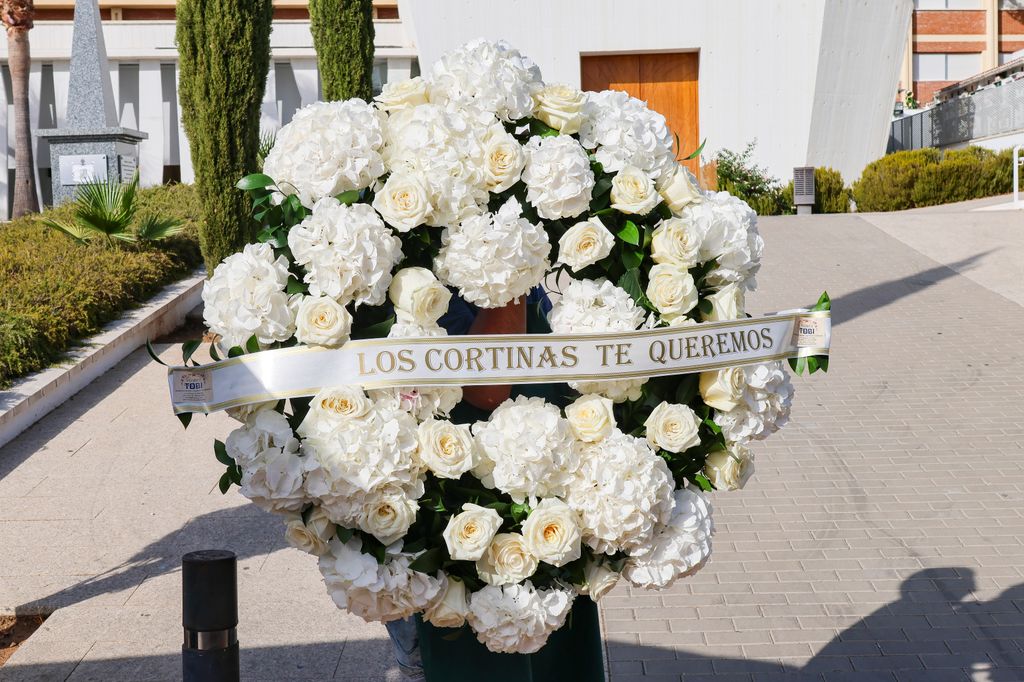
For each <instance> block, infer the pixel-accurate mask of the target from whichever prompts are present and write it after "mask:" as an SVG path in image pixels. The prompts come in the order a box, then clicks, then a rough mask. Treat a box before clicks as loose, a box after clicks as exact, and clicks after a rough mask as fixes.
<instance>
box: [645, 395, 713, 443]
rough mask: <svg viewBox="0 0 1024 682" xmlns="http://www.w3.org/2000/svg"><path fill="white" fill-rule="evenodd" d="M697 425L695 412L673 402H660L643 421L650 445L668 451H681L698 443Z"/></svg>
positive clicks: (697, 420) (698, 421)
mask: <svg viewBox="0 0 1024 682" xmlns="http://www.w3.org/2000/svg"><path fill="white" fill-rule="evenodd" d="M699 426H700V419H699V418H698V417H697V413H696V412H694V411H693V410H691V409H690V408H689V407H687V406H686V405H677V404H673V403H661V404H660V405H658V406H657V407H656V408H654V411H653V412H651V415H650V416H649V417H647V421H645V422H644V428H646V429H647V440H648V441H649V442H650V443H651V445H653V446H654V447H656V448H661V449H662V450H668V451H669V452H683V451H685V450H689V449H690V448H692V447H696V446H698V445H700V434H699V433H698V432H697V429H698V427H699Z"/></svg>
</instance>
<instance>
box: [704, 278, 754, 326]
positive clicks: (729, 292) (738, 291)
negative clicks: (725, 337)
mask: <svg viewBox="0 0 1024 682" xmlns="http://www.w3.org/2000/svg"><path fill="white" fill-rule="evenodd" d="M707 300H708V301H710V302H711V312H710V313H709V314H706V315H705V314H703V313H702V314H701V318H703V319H704V320H705V321H707V322H711V321H725V320H738V319H740V318H742V317H743V315H744V312H743V308H744V300H745V296H744V293H743V288H742V287H741V286H740V285H739V284H737V283H735V282H733V283H731V284H728V285H726V286H725V287H722V288H721V289H719V290H718V291H716V292H715V293H713V294H711V295H710V296H708V297H707Z"/></svg>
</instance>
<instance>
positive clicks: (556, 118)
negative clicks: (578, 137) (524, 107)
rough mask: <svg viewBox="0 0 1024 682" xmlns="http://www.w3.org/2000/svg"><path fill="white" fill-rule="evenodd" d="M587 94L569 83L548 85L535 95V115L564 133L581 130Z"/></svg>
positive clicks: (571, 133)
mask: <svg viewBox="0 0 1024 682" xmlns="http://www.w3.org/2000/svg"><path fill="white" fill-rule="evenodd" d="M586 101H587V98H586V96H585V95H584V94H583V93H582V92H580V91H579V90H576V89H575V88H570V87H569V86H567V85H547V86H545V87H543V88H541V89H540V90H538V91H537V92H536V93H534V95H533V102H534V109H533V116H534V118H537V119H538V120H540V121H542V122H543V123H545V124H547V125H548V126H550V127H552V128H554V129H555V130H557V131H559V132H560V133H562V134H563V135H573V134H575V133H578V132H579V131H580V126H581V125H582V123H583V104H584V103H585V102H586Z"/></svg>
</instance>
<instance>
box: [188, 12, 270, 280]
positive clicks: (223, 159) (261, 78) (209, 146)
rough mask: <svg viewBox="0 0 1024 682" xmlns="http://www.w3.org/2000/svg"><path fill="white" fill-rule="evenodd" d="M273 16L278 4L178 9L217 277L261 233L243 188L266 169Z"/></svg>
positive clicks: (196, 161) (205, 239)
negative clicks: (263, 116)
mask: <svg viewBox="0 0 1024 682" xmlns="http://www.w3.org/2000/svg"><path fill="white" fill-rule="evenodd" d="M272 13H273V6H272V3H271V0H180V1H179V2H178V3H177V30H176V32H175V42H176V43H177V45H178V55H179V64H180V68H181V76H180V78H179V87H178V98H179V101H180V102H181V119H182V122H183V123H184V125H185V130H186V131H187V132H188V139H189V146H190V148H191V150H192V166H193V168H194V169H195V174H196V187H197V189H198V191H199V198H200V201H201V202H202V207H203V219H204V220H203V224H204V228H203V229H202V231H201V232H200V234H199V243H200V245H201V246H202V249H203V256H204V257H205V259H206V264H207V267H208V268H209V269H210V270H211V271H212V270H213V268H215V267H216V266H217V264H218V263H220V261H221V260H223V259H224V258H225V257H226V256H228V255H230V254H232V253H234V252H235V251H238V250H240V249H241V248H242V247H243V246H245V245H246V244H247V243H249V242H250V241H252V240H253V238H254V237H255V235H256V230H257V228H258V225H257V224H256V222H255V221H254V220H252V218H251V217H250V210H249V209H250V204H249V198H248V196H246V194H245V193H244V192H240V191H238V190H237V189H236V188H235V183H236V182H238V180H239V179H240V178H241V177H242V176H244V175H246V174H248V173H252V172H253V171H255V170H258V167H257V154H258V152H259V146H260V137H259V136H260V105H261V103H262V101H263V90H264V86H265V84H266V79H267V71H268V69H269V67H270V21H271V17H272Z"/></svg>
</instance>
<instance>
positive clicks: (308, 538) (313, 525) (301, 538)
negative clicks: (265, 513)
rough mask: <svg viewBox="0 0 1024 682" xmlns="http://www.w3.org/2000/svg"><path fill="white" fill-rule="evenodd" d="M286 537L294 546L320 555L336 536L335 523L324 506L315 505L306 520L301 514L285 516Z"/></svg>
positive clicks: (324, 552) (325, 551)
mask: <svg viewBox="0 0 1024 682" xmlns="http://www.w3.org/2000/svg"><path fill="white" fill-rule="evenodd" d="M284 537H285V540H287V541H288V544H289V545H291V546H292V547H295V548H296V549H301V550H302V551H303V552H309V553H310V554H316V555H317V556H320V555H321V554H326V553H327V551H328V549H329V548H328V544H329V543H330V541H331V538H332V537H334V524H333V523H332V522H331V520H330V519H329V518H327V514H326V512H324V510H323V508H321V507H313V509H312V510H311V511H310V512H309V515H308V516H307V518H306V520H305V522H303V520H302V515H301V514H288V515H287V516H286V517H285V529H284Z"/></svg>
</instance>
